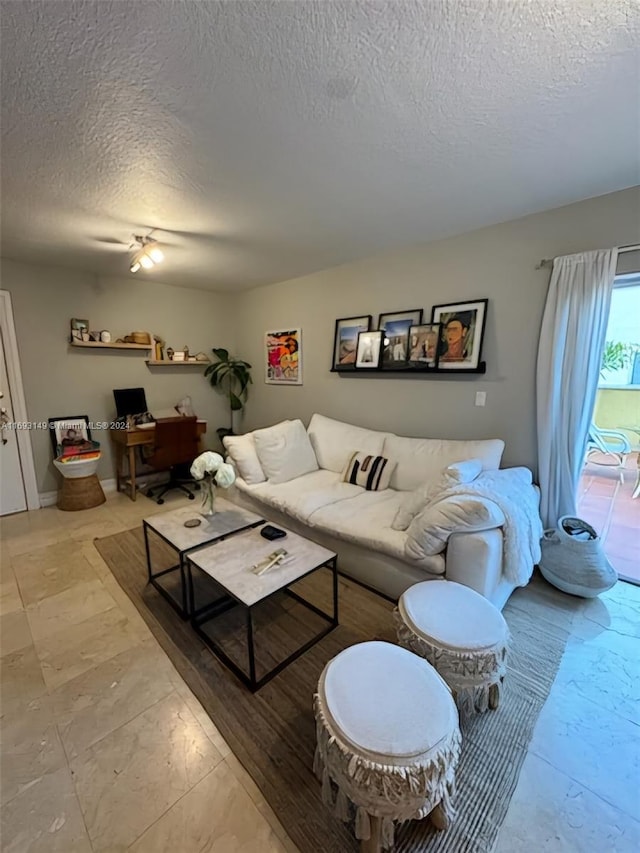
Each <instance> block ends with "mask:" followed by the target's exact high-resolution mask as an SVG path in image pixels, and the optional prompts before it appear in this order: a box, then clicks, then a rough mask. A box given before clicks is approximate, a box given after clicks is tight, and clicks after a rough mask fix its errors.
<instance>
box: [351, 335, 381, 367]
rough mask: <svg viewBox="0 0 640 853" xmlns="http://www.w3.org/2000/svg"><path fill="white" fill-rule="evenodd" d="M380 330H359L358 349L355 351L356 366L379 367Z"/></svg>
mask: <svg viewBox="0 0 640 853" xmlns="http://www.w3.org/2000/svg"><path fill="white" fill-rule="evenodd" d="M382 336H383V332H382V331H381V330H378V331H375V332H360V334H359V335H358V349H357V351H356V367H357V368H364V369H366V368H369V369H371V368H376V367H380V356H381V355H382Z"/></svg>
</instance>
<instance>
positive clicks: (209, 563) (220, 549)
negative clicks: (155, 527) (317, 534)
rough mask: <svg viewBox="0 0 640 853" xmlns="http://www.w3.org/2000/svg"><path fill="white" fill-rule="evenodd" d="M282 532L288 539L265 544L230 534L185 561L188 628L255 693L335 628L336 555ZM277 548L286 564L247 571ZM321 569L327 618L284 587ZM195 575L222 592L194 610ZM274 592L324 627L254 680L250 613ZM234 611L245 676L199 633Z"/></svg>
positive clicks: (250, 535) (252, 534)
mask: <svg viewBox="0 0 640 853" xmlns="http://www.w3.org/2000/svg"><path fill="white" fill-rule="evenodd" d="M286 533H287V535H286V536H285V537H284V538H282V539H278V540H275V541H269V540H267V539H264V538H263V537H262V536H260V533H259V531H258V530H251V531H248V532H245V533H242V534H240V535H239V536H234V537H233V538H232V539H229V540H227V541H226V542H221V543H220V544H219V545H215V546H213V547H209V548H202V549H200V550H198V551H196V552H195V553H194V552H193V551H192V552H190V553H189V554H188V557H187V574H188V583H189V590H190V593H189V595H190V601H191V611H192V615H191V624H192V626H193V628H194V630H195V631H196V632H197V634H198V635H199V636H200V637H201V639H202V640H203V641H204V642H205V643H206V644H207V646H208V647H209V648H210V649H211V651H212V652H213V653H214V654H215V655H216V656H217V657H218V658H219V659H220V660H221V661H222V662H223V663H224V664H225V665H226V666H227V667H228V668H229V669H230V670H231V671H232V672H233V673H234V674H235V675H236V676H237V677H238V678H239V679H240V680H241V681H242V682H243V683H244V684H245V685H246V686H247V687H248V688H249V689H250V690H251V691H252V692H254V693H255V691H256V690H259V689H260V688H261V687H263V686H264V685H265V684H266V683H267V682H268V681H270V680H271V679H272V678H273V677H274V676H276V675H277V674H278V673H279V672H282V670H283V669H284V668H285V667H286V666H288V665H289V664H290V663H292V662H293V661H294V660H296V659H297V658H299V657H300V655H302V654H304V652H306V651H307V650H308V649H310V648H311V646H313V645H315V643H317V642H318V641H319V640H321V639H322V638H323V637H325V636H326V635H327V634H328V633H329V632H330V631H332V630H333V629H334V628H335V627H336V626H337V625H338V564H337V557H336V554H335V553H334V552H333V551H329V550H328V549H327V548H323V547H322V546H321V545H316V544H315V542H311V540H309V539H305V537H303V536H299V535H298V534H296V533H291V531H286ZM278 548H284V549H285V550H286V551H287V552H288V557H287V561H286V562H285V563H284V564H283V565H281V566H274V567H273V568H271V569H269V570H268V571H267V572H265V573H264V574H262V575H256V574H254V573H253V572H252V570H251V569H252V566H255V565H257V564H259V563H261V562H262V561H263V560H264V559H265V558H266V557H268V555H269V554H271V553H273V552H274V551H275V550H277V549H278ZM324 567H326V568H330V569H331V570H332V572H333V577H332V581H333V613H332V614H328V613H325V612H324V611H323V610H321V609H320V608H319V607H316V606H315V605H314V604H312V603H311V602H309V601H307V600H306V599H304V598H302V596H300V595H299V594H298V593H297V592H294V591H293V590H291V589H289V588H288V587H289V586H290V585H291V584H294V583H296V582H297V581H299V580H301V579H302V578H304V577H306V576H307V575H310V574H312V573H313V572H315V571H317V570H318V569H321V568H324ZM197 572H200V573H204V574H205V575H207V576H208V577H209V578H210V579H212V580H213V581H215V584H216V589H217V590H218V591H219V592H221V593H222V595H219V596H218V597H217V598H216V599H215V600H214V601H211V602H209V603H208V604H206V605H205V606H204V607H200V608H198V609H196V608H195V602H194V592H193V585H194V574H195V573H197ZM278 593H284V594H285V595H287V596H289V597H290V598H292V599H293V600H295V601H296V602H298V603H299V604H302V605H304V607H306V608H307V609H308V610H310V611H312V612H313V613H315V614H316V615H317V616H319V617H321V619H322V620H323V621H325V622H327V623H328V624H327V625H326V627H324V628H323V629H322V630H321V631H320V632H319V633H317V634H315V635H314V636H313V637H312V638H311V639H309V640H308V641H307V642H305V643H304V644H303V645H302V646H300V647H299V648H298V649H297V650H296V651H294V652H293V654H290V655H288V656H287V657H286V658H285V659H284V660H282V661H280V663H278V664H277V665H276V666H275V667H273V668H272V669H271V670H269V671H268V672H266V673H265V674H264V675H262V677H260V678H257V676H256V654H255V645H254V611H255V609H256V608H257V607H259V606H260V605H261V604H263V603H264V602H266V601H267V600H268V599H270V598H272V597H273V596H275V595H277V594H278ZM234 607H240V608H242V609H243V610H244V611H245V619H246V642H247V648H248V656H249V673H248V675H247V673H246V672H245V671H244V670H243V669H242V668H241V667H240V666H239V665H238V664H237V663H236V662H235V661H233V660H232V659H231V658H230V657H229V656H228V655H227V653H226V652H225V651H224V650H223V649H222V648H221V646H220V644H219V643H217V642H216V641H215V640H213V639H212V638H211V637H210V636H209V634H207V633H206V632H205V631H204V629H203V626H204V625H205V624H206V623H207V622H211V621H212V620H214V619H216V618H218V617H219V616H221V615H222V614H224V613H226V612H227V611H228V610H230V609H231V608H234Z"/></svg>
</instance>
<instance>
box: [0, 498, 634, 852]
mask: <svg viewBox="0 0 640 853" xmlns="http://www.w3.org/2000/svg"><path fill="white" fill-rule="evenodd" d="M181 502H182V499H181V498H179V497H176V498H174V499H172V500H171V501H170V502H168V503H167V504H166V505H165V506H164V507H162V508H161V507H157V506H156V505H155V504H153V503H151V502H150V501H148V500H147V499H146V498H142V497H141V498H139V499H138V501H136V503H132V502H131V501H129V499H128V498H126V497H124V496H122V495H111V496H110V497H109V500H108V502H107V503H106V504H105V505H104V506H102V507H98V508H96V509H94V510H87V511H86V512H82V513H63V512H59V511H58V510H57V509H56V508H55V507H50V508H46V509H43V510H40V511H38V512H35V513H28V514H21V515H17V516H12V517H8V518H4V519H2V520H0V531H1V534H2V538H1V546H0V547H1V551H0V568H1V575H0V580H1V586H0V594H1V615H2V618H1V620H0V625H1V628H2V636H1V647H0V648H1V653H2V659H1V667H2V685H1V686H2V694H1V700H2V717H1V730H0V737H1V740H2V761H1V767H0V770H1V787H0V799H1V806H2V807H1V810H0V816H1V833H2V834H1V849H2V851H7V853H9V851H11V853H27V851H46V853H57V851H61V853H75V851H77V852H78V853H85V851H87V852H88V853H90V851H109V853H121V851H135V853H147V851H148V853H165V851H166V853H169V851H171V853H192V851H193V853H196V851H198V853H203V851H213V853H236V851H238V853H240V851H242V853H271V852H273V853H275V852H276V851H278V853H280V851H295V849H296V848H295V847H294V845H293V844H292V843H291V841H290V840H289V839H288V837H287V835H286V832H285V830H284V829H283V828H282V826H281V825H280V824H279V822H278V820H277V818H276V817H275V815H274V814H273V812H272V811H271V809H270V808H269V807H268V805H267V804H266V802H265V800H264V798H263V797H262V795H261V794H260V792H259V791H258V789H257V788H256V786H255V785H254V783H253V782H252V780H251V778H250V777H249V776H248V774H247V773H246V772H245V771H244V770H243V769H242V767H241V766H240V765H239V763H238V762H237V760H236V759H235V758H234V756H233V755H232V754H231V753H230V751H229V748H228V747H227V745H226V744H225V742H224V741H223V739H222V737H221V736H220V734H219V732H218V731H217V730H216V728H215V726H214V725H213V724H212V722H211V721H210V720H209V718H208V716H207V715H206V713H205V712H204V711H203V709H202V707H201V706H200V704H199V703H198V701H197V700H196V699H195V697H194V696H193V694H192V693H191V692H190V690H189V689H188V688H187V687H186V685H185V684H184V682H183V681H182V679H181V678H180V676H179V675H178V673H177V672H176V671H175V669H174V668H173V666H172V664H171V663H170V661H169V660H168V658H167V657H166V656H165V654H164V653H163V651H162V650H161V649H160V647H159V646H158V644H157V643H156V641H155V639H154V638H153V637H152V635H151V634H150V632H149V631H148V629H147V627H146V626H145V624H144V623H143V621H142V619H141V618H140V616H139V614H138V613H137V611H136V609H135V608H134V606H133V605H132V603H131V602H130V601H129V599H128V597H127V596H126V595H125V594H124V593H123V592H122V590H121V589H120V587H119V586H118V584H117V583H116V581H115V580H114V578H113V576H112V575H111V573H110V572H109V570H108V568H107V566H106V565H105V563H104V562H103V561H102V559H101V557H100V556H99V555H98V553H97V551H96V550H95V548H94V546H93V544H92V539H93V537H94V536H104V535H108V534H110V533H115V532H117V531H120V530H126V529H129V528H131V527H133V526H134V525H136V524H138V523H139V522H140V521H141V519H142V518H143V517H144V516H147V515H150V514H152V513H155V512H159V511H163V510H166V509H167V508H168V507H170V506H176V505H178V504H179V503H181ZM514 602H515V603H516V604H517V606H519V607H523V608H527V609H529V610H533V611H535V613H536V614H537V616H538V618H539V622H540V629H541V630H544V625H545V623H546V622H553V623H556V624H560V625H562V626H564V627H565V628H566V629H567V631H570V640H569V643H568V646H567V651H566V653H565V656H564V659H563V662H562V665H561V668H560V671H559V674H558V678H557V680H556V683H555V684H554V687H553V689H552V691H551V695H550V697H549V700H548V701H547V704H546V705H545V707H544V709H543V711H542V714H541V716H540V720H539V723H538V726H537V728H536V731H535V734H534V737H533V740H532V743H531V746H530V749H529V753H528V756H527V759H526V761H525V764H524V767H523V770H522V773H521V776H520V781H519V784H518V787H517V789H516V791H515V794H514V797H513V800H512V802H511V805H510V808H509V812H508V814H507V818H506V820H505V822H504V824H503V826H502V829H501V831H500V835H499V838H498V842H497V845H496V848H495V849H496V851H498V853H519V851H523V853H524V851H527V853H530V851H532V850H535V851H536V853H544V851H549V853H551V851H553V853H556V851H580V852H582V851H584V853H600V851H602V853H604V851H607V853H609V851H617V853H627V851H629V853H630V851H634V853H635V851H636V850H638V849H640V822H638V821H639V820H640V815H639V802H638V790H639V789H638V780H639V779H640V713H639V705H640V677H639V675H640V588H638V587H632V586H630V585H628V584H618V585H617V586H616V587H615V588H614V589H613V590H611V591H610V592H609V593H607V594H606V595H604V596H603V597H602V598H601V599H597V600H595V601H589V602H586V601H581V600H578V599H573V598H570V597H568V596H564V595H562V594H561V593H557V592H555V591H553V590H551V588H550V587H547V586H546V585H545V584H544V582H543V581H538V582H537V583H535V584H533V585H531V586H530V587H529V588H527V589H526V590H522V591H518V592H517V593H516V594H515V598H514ZM240 724H241V723H239V725H240Z"/></svg>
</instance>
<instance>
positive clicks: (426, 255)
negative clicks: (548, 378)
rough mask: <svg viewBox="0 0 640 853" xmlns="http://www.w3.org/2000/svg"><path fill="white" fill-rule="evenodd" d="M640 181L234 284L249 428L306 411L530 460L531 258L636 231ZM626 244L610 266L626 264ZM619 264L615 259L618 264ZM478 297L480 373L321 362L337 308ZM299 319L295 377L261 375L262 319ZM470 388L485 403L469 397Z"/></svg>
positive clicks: (382, 308) (534, 304)
mask: <svg viewBox="0 0 640 853" xmlns="http://www.w3.org/2000/svg"><path fill="white" fill-rule="evenodd" d="M639 223H640V188H634V189H630V190H625V191H623V192H619V193H613V194H611V195H607V196H601V197H599V198H595V199H590V200H588V201H584V202H580V203H578V204H573V205H569V206H567V207H563V208H558V209H556V210H551V211H547V212H545V213H541V214H536V215H534V216H528V217H525V218H523V219H519V220H515V221H513V222H507V223H505V224H502V225H497V226H494V227H491V228H485V229H482V230H479V231H475V232H473V233H471V234H467V235H464V236H461V237H456V238H453V239H449V240H442V241H439V242H436V243H431V244H428V245H423V246H415V247H412V248H408V249H405V250H402V251H397V252H393V253H386V254H384V255H381V256H378V257H372V258H368V259H366V260H364V261H361V262H358V263H354V264H349V265H345V266H341V267H337V268H334V269H330V270H326V271H323V272H319V273H316V274H314V275H309V276H305V277H304V278H299V279H295V280H292V281H287V282H283V283H280V284H275V285H271V286H268V287H262V288H259V289H256V290H252V291H249V292H245V293H242V294H240V295H239V296H238V301H237V339H238V349H239V354H240V355H241V356H242V357H243V358H245V359H247V360H248V361H250V362H251V363H252V364H253V365H254V367H255V370H254V381H255V385H254V386H252V389H251V398H250V401H249V405H248V409H247V418H246V426H247V428H249V429H251V428H254V427H258V426H264V425H267V424H270V423H274V422H275V421H277V420H280V419H282V418H285V417H290V418H296V417H300V418H302V419H303V420H305V421H308V419H309V417H310V416H311V414H312V413H313V412H322V413H323V414H325V415H329V416H331V417H336V418H340V419H343V420H346V421H351V422H353V423H357V424H362V425H364V426H368V427H373V428H377V429H386V430H393V431H395V432H397V433H400V434H404V435H415V436H442V437H448V438H482V437H491V436H499V437H502V438H504V439H505V440H506V443H507V447H506V450H505V456H504V461H505V463H506V464H510V465H513V464H524V465H529V466H532V467H535V464H536V432H535V363H536V354H537V347H538V337H539V330H540V322H541V318H542V311H543V308H544V302H545V298H546V293H547V288H548V283H549V276H550V271H549V269H542V270H536V269H535V266H536V264H537V263H538V262H539V260H540V259H541V258H552V257H554V256H557V255H563V254H570V253H573V252H579V251H585V250H588V249H595V248H604V247H610V246H614V245H624V244H629V243H637V242H639V241H640V240H639V238H640V227H639ZM638 260H639V259H638V256H637V255H636V256H635V260H634V259H633V258H632V257H631V256H630V255H624V256H621V262H622V263H621V269H622V268H624V269H625V270H626V269H628V268H629V267H633V266H634V264H635V268H636V269H637V268H638V266H640V264H639V263H638ZM623 265H624V266H623ZM481 297H488V298H489V310H488V319H487V328H486V335H485V341H484V349H483V358H484V359H486V361H487V373H486V375H485V376H471V377H470V376H457V377H455V376H451V375H447V376H436V377H431V378H430V377H425V378H417V379H416V378H405V377H399V376H393V377H389V378H387V377H384V376H380V375H369V376H360V375H357V376H356V375H349V376H344V375H337V374H332V373H330V372H329V369H330V367H331V357H332V348H333V334H334V323H335V320H336V318H339V317H349V316H357V315H360V314H373V315H374V323H375V322H376V320H377V315H378V314H379V313H380V312H387V311H402V310H406V309H412V308H423V309H425V316H426V317H429V316H430V308H431V306H432V305H434V304H442V303H446V302H457V301H460V300H465V299H476V298H481ZM297 325H299V326H301V327H302V335H303V377H304V385H302V386H301V387H293V386H292V387H282V386H271V385H265V384H264V354H263V338H264V332H265V331H266V330H267V329H276V328H284V327H291V326H297ZM476 391H486V392H487V405H486V408H484V409H483V408H477V407H474V397H475V392H476Z"/></svg>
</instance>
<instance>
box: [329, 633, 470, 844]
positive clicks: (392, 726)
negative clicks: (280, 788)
mask: <svg viewBox="0 0 640 853" xmlns="http://www.w3.org/2000/svg"><path fill="white" fill-rule="evenodd" d="M314 713H315V718H316V732H317V747H316V754H315V758H314V766H313V769H314V772H315V774H316V776H317V777H318V779H319V780H321V781H322V799H323V802H324V803H325V805H328V806H330V807H332V808H333V809H334V814H335V816H336V817H337V818H339V819H340V820H343V821H348V820H350V819H351V817H352V812H353V808H352V806H353V807H355V833H356V838H358V839H360V841H361V851H362V853H378V851H380V849H381V847H385V848H390V847H393V834H394V826H393V822H394V821H404V820H412V819H420V818H424V817H426V816H427V815H429V816H430V818H431V822H432V823H433V824H434V826H435V827H436V828H437V829H446V828H447V826H448V825H449V821H450V820H452V819H453V818H454V817H455V811H454V809H453V805H452V799H453V795H454V793H455V768H456V764H457V763H458V757H459V754H460V743H461V739H460V729H459V726H458V712H457V710H456V706H455V703H454V701H453V699H452V697H451V692H450V690H449V688H448V687H447V685H446V684H445V682H444V681H443V680H442V678H441V677H440V676H439V675H438V673H437V672H436V671H435V669H433V667H432V666H430V665H429V664H428V663H427V662H426V661H424V660H422V659H421V658H419V657H418V656H417V655H414V654H412V653H411V652H408V651H406V650H405V649H402V648H400V646H395V645H393V644H392V643H383V642H379V641H372V642H368V643H359V644H358V645H355V646H351V647H350V648H348V649H345V650H344V651H343V652H340V654H339V655H337V656H336V657H335V658H333V660H331V661H329V663H328V664H327V665H326V666H325V668H324V671H323V673H322V675H321V676H320V681H319V682H318V692H317V693H316V696H315V698H314ZM333 786H336V787H337V796H336V799H335V803H334V792H333Z"/></svg>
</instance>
